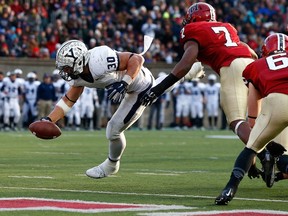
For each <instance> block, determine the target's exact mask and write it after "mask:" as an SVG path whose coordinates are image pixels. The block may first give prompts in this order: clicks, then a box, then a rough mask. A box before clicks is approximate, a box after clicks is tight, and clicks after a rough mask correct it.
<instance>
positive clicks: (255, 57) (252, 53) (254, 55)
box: [241, 41, 258, 60]
mask: <svg viewBox="0 0 288 216" xmlns="http://www.w3.org/2000/svg"><path fill="white" fill-rule="evenodd" d="M241 43H242V44H244V45H245V46H246V47H248V49H249V51H250V53H251V57H252V58H253V59H255V60H256V59H258V55H257V54H256V52H255V51H254V50H253V49H252V48H251V47H250V46H249V45H248V44H246V43H244V42H242V41H241Z"/></svg>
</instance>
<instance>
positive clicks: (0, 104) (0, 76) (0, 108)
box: [0, 71, 4, 130]
mask: <svg viewBox="0 0 288 216" xmlns="http://www.w3.org/2000/svg"><path fill="white" fill-rule="evenodd" d="M3 80H4V72H2V71H0V130H2V129H3V115H4V93H3V91H4V88H3V85H4V81H3Z"/></svg>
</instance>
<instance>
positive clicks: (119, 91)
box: [106, 80, 128, 103]
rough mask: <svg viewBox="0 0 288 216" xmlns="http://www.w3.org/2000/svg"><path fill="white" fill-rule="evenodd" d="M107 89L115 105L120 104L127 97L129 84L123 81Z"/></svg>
mask: <svg viewBox="0 0 288 216" xmlns="http://www.w3.org/2000/svg"><path fill="white" fill-rule="evenodd" d="M106 89H107V90H108V98H109V100H111V101H112V102H114V103H120V102H121V101H122V100H123V98H124V97H125V94H126V92H127V89H128V83H126V82H125V81H123V80H122V81H120V82H115V83H112V84H111V85H108V86H106Z"/></svg>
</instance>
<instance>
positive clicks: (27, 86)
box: [22, 72, 40, 127]
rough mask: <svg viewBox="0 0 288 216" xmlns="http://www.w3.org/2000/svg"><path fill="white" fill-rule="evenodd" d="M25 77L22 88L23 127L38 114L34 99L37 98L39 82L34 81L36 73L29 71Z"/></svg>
mask: <svg viewBox="0 0 288 216" xmlns="http://www.w3.org/2000/svg"><path fill="white" fill-rule="evenodd" d="M26 77H27V80H26V81H25V82H24V88H23V100H24V104H23V108H22V117H23V126H24V127H27V126H28V125H29V124H30V123H31V122H33V121H34V120H35V119H36V118H37V116H38V110H37V104H36V100H37V88H38V86H39V84H40V82H39V81H36V74H35V73H34V72H29V73H28V74H27V76H26Z"/></svg>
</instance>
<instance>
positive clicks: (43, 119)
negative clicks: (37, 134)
mask: <svg viewBox="0 0 288 216" xmlns="http://www.w3.org/2000/svg"><path fill="white" fill-rule="evenodd" d="M40 121H50V122H52V120H51V118H49V117H48V116H46V117H42V118H40Z"/></svg>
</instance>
